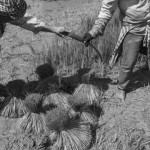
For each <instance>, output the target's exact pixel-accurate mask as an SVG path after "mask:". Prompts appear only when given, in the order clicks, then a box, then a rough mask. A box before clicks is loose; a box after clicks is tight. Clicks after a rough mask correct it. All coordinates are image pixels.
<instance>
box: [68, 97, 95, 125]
mask: <svg viewBox="0 0 150 150" xmlns="http://www.w3.org/2000/svg"><path fill="white" fill-rule="evenodd" d="M68 101H69V103H70V105H71V106H72V107H73V109H74V110H75V111H76V112H77V114H79V116H80V117H81V119H82V120H83V121H85V122H89V123H90V124H96V123H97V121H98V116H97V114H96V112H95V110H93V109H91V105H89V104H88V103H87V101H86V100H82V99H81V98H79V97H77V98H76V97H74V96H71V97H70V98H69V99H68ZM94 107H96V106H94Z"/></svg>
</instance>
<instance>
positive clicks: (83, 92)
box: [73, 84, 102, 106]
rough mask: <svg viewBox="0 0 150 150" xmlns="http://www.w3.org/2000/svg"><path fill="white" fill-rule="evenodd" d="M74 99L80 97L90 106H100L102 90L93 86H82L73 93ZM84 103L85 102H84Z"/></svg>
mask: <svg viewBox="0 0 150 150" xmlns="http://www.w3.org/2000/svg"><path fill="white" fill-rule="evenodd" d="M73 96H74V97H77V98H78V97H79V99H82V100H83V101H85V103H87V104H89V105H96V106H100V102H101V99H102V90H101V89H99V88H97V87H96V86H94V85H92V84H80V85H79V86H78V87H77V88H76V89H75V92H74V93H73ZM82 103H83V102H82Z"/></svg>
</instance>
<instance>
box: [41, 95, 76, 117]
mask: <svg viewBox="0 0 150 150" xmlns="http://www.w3.org/2000/svg"><path fill="white" fill-rule="evenodd" d="M51 105H54V106H55V107H62V108H64V109H65V110H68V109H70V113H71V114H75V112H74V111H73V109H71V107H70V105H69V103H68V99H67V97H66V95H64V94H63V93H54V94H50V95H48V96H47V97H46V98H45V99H44V102H43V109H44V108H45V107H48V106H51ZM50 109H51V108H50Z"/></svg>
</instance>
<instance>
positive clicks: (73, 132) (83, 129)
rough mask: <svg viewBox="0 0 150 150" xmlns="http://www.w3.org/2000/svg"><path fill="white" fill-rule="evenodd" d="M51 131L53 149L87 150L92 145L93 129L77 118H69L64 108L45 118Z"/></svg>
mask: <svg viewBox="0 0 150 150" xmlns="http://www.w3.org/2000/svg"><path fill="white" fill-rule="evenodd" d="M45 120H46V121H45V122H46V127H47V129H48V131H51V133H50V135H49V138H50V140H51V141H52V143H53V146H52V149H65V150H87V149H88V148H89V146H90V143H91V138H92V136H91V128H90V125H89V124H86V123H83V122H82V121H81V120H80V119H77V118H76V117H75V116H74V117H73V116H69V115H68V112H67V111H66V110H64V109H62V108H59V107H57V108H55V109H53V110H52V111H50V112H49V114H48V115H47V116H46V118H45Z"/></svg>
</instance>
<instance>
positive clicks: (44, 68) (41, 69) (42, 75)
mask: <svg viewBox="0 0 150 150" xmlns="http://www.w3.org/2000/svg"><path fill="white" fill-rule="evenodd" d="M35 72H36V74H37V75H38V76H39V80H44V79H46V78H48V77H50V76H53V75H54V72H55V70H54V68H53V67H52V66H51V64H50V63H45V64H42V65H40V66H38V67H37V68H36V71H35Z"/></svg>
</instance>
